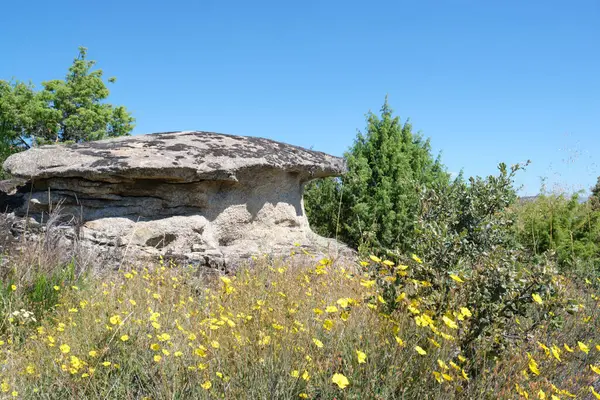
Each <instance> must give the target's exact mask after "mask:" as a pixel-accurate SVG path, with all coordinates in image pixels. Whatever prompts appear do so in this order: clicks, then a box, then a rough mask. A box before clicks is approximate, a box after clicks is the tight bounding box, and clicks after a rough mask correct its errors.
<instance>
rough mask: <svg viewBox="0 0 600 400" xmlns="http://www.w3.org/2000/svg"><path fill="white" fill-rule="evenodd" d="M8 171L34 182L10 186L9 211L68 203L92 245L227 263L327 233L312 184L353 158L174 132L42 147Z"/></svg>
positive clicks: (33, 211)
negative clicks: (320, 226) (318, 219)
mask: <svg viewBox="0 0 600 400" xmlns="http://www.w3.org/2000/svg"><path fill="white" fill-rule="evenodd" d="M4 169H5V170H6V171H8V172H9V173H10V174H11V175H13V176H14V177H15V178H17V180H16V181H13V182H18V183H19V185H21V186H23V185H25V186H24V187H26V189H27V190H23V188H21V189H20V190H19V189H18V188H16V186H18V185H17V184H15V183H13V182H11V183H9V182H5V183H4V185H3V186H2V185H0V191H3V192H4V193H0V210H2V211H4V210H6V209H9V211H13V212H14V213H15V214H16V215H17V216H25V215H28V216H31V217H33V218H35V219H36V220H38V221H41V222H43V220H44V218H47V215H48V213H49V212H50V211H51V210H52V209H53V208H56V206H57V205H60V207H59V208H60V210H61V211H60V212H61V214H62V215H66V216H69V217H71V218H70V219H71V220H72V221H76V223H77V226H78V229H77V232H78V234H79V236H80V239H81V241H83V242H85V243H88V244H89V245H91V246H96V247H97V246H100V247H112V248H114V249H120V248H121V249H123V248H127V249H130V254H131V253H132V252H133V253H135V250H138V251H137V254H145V255H150V256H153V255H162V254H176V255H178V256H181V257H182V258H183V259H185V260H187V261H190V260H191V261H194V260H195V261H201V262H202V261H205V262H206V263H208V264H221V265H222V264H223V263H224V262H227V261H230V262H232V263H233V264H235V263H237V261H239V260H241V259H244V258H245V257H248V256H250V255H253V254H257V253H259V252H261V253H262V252H269V253H273V252H275V253H276V252H277V250H278V249H282V250H283V249H284V248H288V249H289V246H290V245H292V244H293V243H301V244H306V245H311V244H314V242H315V241H319V240H321V239H322V238H318V237H317V236H316V235H315V234H313V233H312V232H311V231H310V228H309V226H308V220H307V219H306V215H305V213H304V209H303V203H302V193H303V187H304V184H305V183H306V182H308V181H309V180H311V179H314V178H321V177H327V176H339V175H341V174H342V173H344V171H345V165H344V162H343V160H342V159H340V158H337V157H333V156H330V155H327V154H325V153H321V152H316V151H311V150H307V149H303V148H301V147H297V146H292V145H289V144H284V143H279V142H275V141H272V140H268V139H262V138H254V137H244V136H233V135H224V134H217V133H210V132H169V133H160V134H150V135H139V136H131V137H121V138H115V139H109V140H102V141H97V142H89V143H81V144H73V145H52V146H42V147H36V148H32V149H30V150H27V151H25V152H22V153H18V154H15V155H12V156H11V157H9V158H8V159H7V160H6V162H5V163H4ZM2 187H6V188H10V192H9V190H2ZM131 247H133V248H134V249H133V251H132V250H131Z"/></svg>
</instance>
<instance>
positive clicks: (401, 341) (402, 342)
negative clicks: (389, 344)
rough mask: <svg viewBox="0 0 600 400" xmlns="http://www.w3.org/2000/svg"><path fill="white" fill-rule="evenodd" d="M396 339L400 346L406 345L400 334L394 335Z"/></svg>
mask: <svg viewBox="0 0 600 400" xmlns="http://www.w3.org/2000/svg"><path fill="white" fill-rule="evenodd" d="M394 339H396V343H398V346H400V347H404V340H402V339H401V338H399V337H398V336H394Z"/></svg>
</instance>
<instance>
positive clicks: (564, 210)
mask: <svg viewBox="0 0 600 400" xmlns="http://www.w3.org/2000/svg"><path fill="white" fill-rule="evenodd" d="M594 206H595V202H594V198H593V197H591V198H590V199H589V200H588V201H587V202H581V201H580V198H579V195H578V194H577V193H576V194H573V195H571V196H565V195H564V194H553V193H542V194H541V195H539V196H537V197H536V198H534V199H533V200H530V201H527V202H523V203H521V204H519V205H518V206H517V207H516V208H515V210H516V212H517V221H518V223H517V225H516V227H515V228H516V233H517V237H518V240H519V242H520V243H521V244H522V245H523V246H524V247H525V248H526V249H527V250H529V251H530V252H531V253H532V254H534V255H541V254H545V253H551V254H552V255H554V256H555V258H556V260H557V262H558V265H559V267H560V268H561V269H562V270H563V271H579V272H588V273H589V272H593V271H596V272H597V271H598V270H600V210H598V209H596V208H595V207H594Z"/></svg>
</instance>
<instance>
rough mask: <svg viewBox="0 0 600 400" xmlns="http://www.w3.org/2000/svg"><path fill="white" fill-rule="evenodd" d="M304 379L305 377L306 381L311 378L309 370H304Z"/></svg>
mask: <svg viewBox="0 0 600 400" xmlns="http://www.w3.org/2000/svg"><path fill="white" fill-rule="evenodd" d="M302 379H304V380H305V381H308V380H309V379H310V374H309V373H308V371H306V370H305V371H304V373H303V374H302Z"/></svg>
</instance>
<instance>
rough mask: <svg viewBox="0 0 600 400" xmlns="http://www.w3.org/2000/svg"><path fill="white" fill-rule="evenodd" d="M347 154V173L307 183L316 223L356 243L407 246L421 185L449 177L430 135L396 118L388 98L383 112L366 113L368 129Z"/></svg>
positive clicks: (311, 216) (325, 232) (371, 246)
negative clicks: (430, 141) (429, 137)
mask: <svg viewBox="0 0 600 400" xmlns="http://www.w3.org/2000/svg"><path fill="white" fill-rule="evenodd" d="M345 159H346V162H347V164H348V173H347V174H346V175H345V176H343V177H342V178H340V179H337V180H336V179H329V180H320V181H316V182H313V183H311V184H309V185H308V186H307V188H306V191H305V206H306V210H307V214H308V217H309V221H310V224H311V227H312V228H313V229H314V230H315V231H316V232H317V233H319V234H321V235H324V236H329V237H337V238H338V239H340V240H341V241H343V242H345V243H348V244H349V245H351V246H353V247H355V248H359V247H360V248H361V249H365V250H367V249H374V248H375V249H381V248H384V249H402V250H407V249H408V248H409V247H410V244H411V241H412V239H413V238H414V234H413V232H414V222H415V220H414V219H415V218H414V216H415V215H416V212H417V210H418V207H419V190H420V188H421V186H422V185H431V184H434V183H441V184H447V183H448V182H449V174H448V173H446V172H445V171H444V168H443V166H442V164H441V162H440V160H439V158H438V159H434V158H433V156H432V155H431V147H430V144H429V140H425V139H423V137H422V136H421V135H419V134H417V133H414V132H413V131H412V125H411V124H410V123H409V122H404V123H402V122H401V121H400V118H399V117H394V115H393V112H392V109H391V108H390V107H389V105H388V102H387V98H386V101H385V103H384V105H383V107H382V108H381V117H378V116H377V115H375V114H373V113H369V114H368V115H367V129H366V132H365V133H364V134H362V133H359V134H358V136H357V138H356V141H355V142H354V145H353V146H352V147H351V148H350V149H349V150H348V152H347V153H346V154H345Z"/></svg>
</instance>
